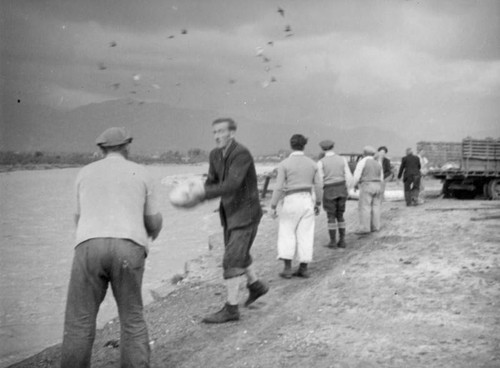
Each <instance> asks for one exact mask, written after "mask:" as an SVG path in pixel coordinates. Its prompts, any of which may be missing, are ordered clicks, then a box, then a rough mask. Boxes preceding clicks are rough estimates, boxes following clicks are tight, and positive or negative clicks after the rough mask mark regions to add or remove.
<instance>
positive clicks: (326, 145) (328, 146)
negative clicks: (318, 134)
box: [319, 139, 334, 151]
mask: <svg viewBox="0 0 500 368" xmlns="http://www.w3.org/2000/svg"><path fill="white" fill-rule="evenodd" d="M333 145H334V142H333V141H332V140H330V139H325V140H324V141H321V142H319V146H320V147H321V149H323V150H325V151H327V150H330V149H332V148H333Z"/></svg>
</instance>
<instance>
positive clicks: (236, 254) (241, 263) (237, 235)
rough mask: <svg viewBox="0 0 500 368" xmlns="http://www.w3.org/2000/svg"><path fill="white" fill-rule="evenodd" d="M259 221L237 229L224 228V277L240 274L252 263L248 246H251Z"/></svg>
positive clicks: (228, 277)
mask: <svg viewBox="0 0 500 368" xmlns="http://www.w3.org/2000/svg"><path fill="white" fill-rule="evenodd" d="M258 228H259V223H258V222H257V223H254V224H251V225H248V226H245V227H240V228H237V229H230V230H227V229H224V246H225V248H224V258H223V260H222V268H223V270H224V275H223V276H224V279H230V278H233V277H237V276H242V275H244V274H245V272H246V268H247V267H248V266H250V265H251V264H252V256H251V255H250V248H251V247H252V244H253V241H254V240H255V236H256V235H257V230H258Z"/></svg>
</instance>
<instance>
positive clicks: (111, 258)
mask: <svg viewBox="0 0 500 368" xmlns="http://www.w3.org/2000/svg"><path fill="white" fill-rule="evenodd" d="M130 142H132V137H131V136H130V135H129V133H128V132H127V131H126V130H125V129H124V128H109V129H107V130H106V131H104V132H103V133H102V134H101V135H100V136H99V137H98V138H97V141H96V143H97V145H98V146H99V147H100V149H101V151H102V152H103V154H104V155H105V158H104V159H102V160H99V161H97V162H94V163H91V164H89V165H87V166H85V167H84V168H83V169H82V170H81V171H80V172H79V173H78V176H77V179H76V201H77V202H76V203H77V205H76V214H75V221H76V225H77V228H76V244H77V245H76V248H75V255H74V258H73V266H72V269H71V279H70V282H69V289H68V298H67V303H66V317H65V322H64V336H63V343H62V352H61V367H62V368H83V367H90V360H91V353H92V345H93V342H94V338H95V331H96V317H97V312H98V311H99V306H100V304H101V302H102V301H103V299H104V297H105V295H106V289H107V288H108V284H111V289H112V290H113V295H114V297H115V300H116V304H117V306H118V315H119V318H120V328H121V335H120V359H121V363H120V366H121V367H149V357H150V348H149V339H148V331H147V326H146V322H145V320H144V316H143V304H142V290H141V289H142V277H143V274H144V263H145V259H146V256H147V251H148V248H147V246H148V238H151V239H153V240H154V239H156V237H157V236H158V234H159V233H160V230H161V228H162V216H161V214H160V213H159V212H158V207H157V204H156V197H155V192H154V185H153V181H152V179H151V177H150V176H149V174H148V172H147V170H146V169H145V168H144V167H143V166H141V165H138V164H136V163H134V162H131V161H129V160H127V158H128V152H129V144H130Z"/></svg>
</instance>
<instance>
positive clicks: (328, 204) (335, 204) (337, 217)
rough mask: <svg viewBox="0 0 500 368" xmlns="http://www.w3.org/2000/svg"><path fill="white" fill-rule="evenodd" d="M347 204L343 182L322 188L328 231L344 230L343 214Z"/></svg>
mask: <svg viewBox="0 0 500 368" xmlns="http://www.w3.org/2000/svg"><path fill="white" fill-rule="evenodd" d="M346 202H347V188H346V185H345V182H341V183H337V184H330V185H327V186H325V187H324V188H323V209H324V210H325V212H326V216H327V219H328V229H329V230H336V229H343V228H345V221H344V213H345V206H346Z"/></svg>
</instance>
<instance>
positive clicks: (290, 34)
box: [285, 33, 293, 37]
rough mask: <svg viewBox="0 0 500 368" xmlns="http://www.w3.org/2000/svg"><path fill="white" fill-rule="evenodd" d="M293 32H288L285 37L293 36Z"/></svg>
mask: <svg viewBox="0 0 500 368" xmlns="http://www.w3.org/2000/svg"><path fill="white" fill-rule="evenodd" d="M292 36H293V33H288V34H287V35H286V36H285V37H292Z"/></svg>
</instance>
